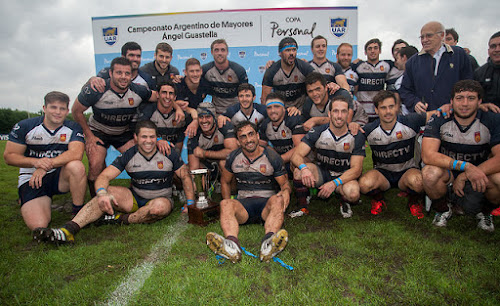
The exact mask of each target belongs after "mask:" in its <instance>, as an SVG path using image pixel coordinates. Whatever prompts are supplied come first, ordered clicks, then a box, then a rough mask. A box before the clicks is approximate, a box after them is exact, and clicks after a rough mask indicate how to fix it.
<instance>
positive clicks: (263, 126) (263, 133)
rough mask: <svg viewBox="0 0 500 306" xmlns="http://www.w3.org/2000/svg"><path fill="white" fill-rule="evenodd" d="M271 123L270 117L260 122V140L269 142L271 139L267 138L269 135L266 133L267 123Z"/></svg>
mask: <svg viewBox="0 0 500 306" xmlns="http://www.w3.org/2000/svg"><path fill="white" fill-rule="evenodd" d="M268 123H269V119H264V120H263V121H262V123H261V124H260V127H259V137H260V140H263V141H265V142H268V141H269V139H268V138H267V135H266V129H267V124H268Z"/></svg>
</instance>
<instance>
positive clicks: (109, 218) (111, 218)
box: [94, 213, 122, 226]
mask: <svg viewBox="0 0 500 306" xmlns="http://www.w3.org/2000/svg"><path fill="white" fill-rule="evenodd" d="M121 215H122V214H121V213H117V214H113V215H104V216H102V217H101V218H99V219H97V220H96V221H94V225H95V226H101V225H107V224H122V221H120V216H121Z"/></svg>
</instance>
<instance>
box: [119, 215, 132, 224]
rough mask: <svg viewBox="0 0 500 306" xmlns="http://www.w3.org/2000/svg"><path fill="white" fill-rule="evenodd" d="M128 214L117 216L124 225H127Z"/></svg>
mask: <svg viewBox="0 0 500 306" xmlns="http://www.w3.org/2000/svg"><path fill="white" fill-rule="evenodd" d="M129 216H130V214H121V215H120V216H119V217H118V220H120V222H121V223H122V224H125V225H129V224H130V223H129V222H128V217H129Z"/></svg>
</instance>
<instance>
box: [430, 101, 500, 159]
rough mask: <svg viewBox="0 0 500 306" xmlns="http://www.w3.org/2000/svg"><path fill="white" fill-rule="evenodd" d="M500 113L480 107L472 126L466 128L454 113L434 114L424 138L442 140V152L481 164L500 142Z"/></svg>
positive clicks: (454, 157) (455, 157)
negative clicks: (447, 115) (451, 114)
mask: <svg viewBox="0 0 500 306" xmlns="http://www.w3.org/2000/svg"><path fill="white" fill-rule="evenodd" d="M499 122H500V114H495V113H492V112H482V111H481V110H478V112H477V115H476V119H475V120H474V121H473V122H472V124H471V125H469V126H467V127H462V126H460V124H459V123H458V122H457V121H456V120H455V117H454V116H451V117H450V118H448V119H445V118H443V117H442V116H441V117H436V116H432V117H431V119H429V122H427V125H426V126H425V132H424V137H431V138H436V139H440V140H441V146H440V147H439V152H440V153H442V154H444V155H447V156H449V157H451V158H453V159H457V160H462V161H466V162H469V163H472V164H473V165H475V166H477V165H479V164H481V163H482V162H484V161H486V160H487V159H488V156H489V154H490V152H491V148H492V147H494V146H496V145H497V144H499V143H500V124H499Z"/></svg>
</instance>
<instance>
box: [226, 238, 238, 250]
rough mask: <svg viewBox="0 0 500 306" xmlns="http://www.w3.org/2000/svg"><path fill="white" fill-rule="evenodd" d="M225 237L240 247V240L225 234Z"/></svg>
mask: <svg viewBox="0 0 500 306" xmlns="http://www.w3.org/2000/svg"><path fill="white" fill-rule="evenodd" d="M226 239H227V240H231V241H232V242H234V243H236V245H237V246H238V247H239V248H240V249H241V245H240V241H239V240H238V238H236V237H234V236H227V237H226Z"/></svg>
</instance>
